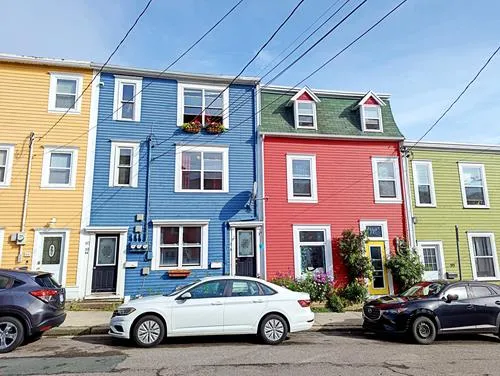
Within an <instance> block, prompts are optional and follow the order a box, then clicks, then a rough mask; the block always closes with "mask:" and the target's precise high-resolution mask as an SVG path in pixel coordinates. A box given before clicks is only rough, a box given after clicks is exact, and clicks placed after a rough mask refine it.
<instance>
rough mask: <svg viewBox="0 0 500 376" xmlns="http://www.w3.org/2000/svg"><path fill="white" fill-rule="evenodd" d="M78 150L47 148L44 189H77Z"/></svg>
mask: <svg viewBox="0 0 500 376" xmlns="http://www.w3.org/2000/svg"><path fill="white" fill-rule="evenodd" d="M77 158H78V150H77V149H76V148H58V147H46V148H45V150H44V155H43V167H42V184H41V186H42V188H55V189H57V188H75V183H76V166H77Z"/></svg>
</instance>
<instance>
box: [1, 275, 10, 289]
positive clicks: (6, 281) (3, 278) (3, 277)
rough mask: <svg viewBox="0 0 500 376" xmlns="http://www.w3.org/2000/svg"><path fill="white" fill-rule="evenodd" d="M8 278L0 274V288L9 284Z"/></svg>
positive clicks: (4, 287)
mask: <svg viewBox="0 0 500 376" xmlns="http://www.w3.org/2000/svg"><path fill="white" fill-rule="evenodd" d="M10 281H11V280H10V278H9V277H6V276H4V275H0V290H4V289H6V288H7V286H9V285H10Z"/></svg>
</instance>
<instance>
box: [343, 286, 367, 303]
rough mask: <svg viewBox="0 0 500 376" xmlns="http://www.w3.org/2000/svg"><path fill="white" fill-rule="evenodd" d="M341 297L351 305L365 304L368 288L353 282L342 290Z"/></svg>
mask: <svg viewBox="0 0 500 376" xmlns="http://www.w3.org/2000/svg"><path fill="white" fill-rule="evenodd" d="M339 295H340V296H341V297H342V298H344V299H345V300H347V301H348V302H349V303H353V304H358V303H363V302H364V301H365V300H366V298H367V297H368V288H367V287H366V285H364V284H361V283H359V282H358V281H353V282H351V283H349V284H348V285H347V286H346V287H344V288H343V289H341V290H340V291H339Z"/></svg>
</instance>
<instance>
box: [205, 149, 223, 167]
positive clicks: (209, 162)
mask: <svg viewBox="0 0 500 376" xmlns="http://www.w3.org/2000/svg"><path fill="white" fill-rule="evenodd" d="M203 162H204V164H205V165H204V169H205V171H222V153H208V152H206V153H204V154H203Z"/></svg>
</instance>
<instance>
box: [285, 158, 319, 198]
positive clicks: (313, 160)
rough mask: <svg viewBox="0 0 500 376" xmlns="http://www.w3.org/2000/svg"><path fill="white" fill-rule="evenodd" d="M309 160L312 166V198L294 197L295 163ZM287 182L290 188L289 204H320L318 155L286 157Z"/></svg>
mask: <svg viewBox="0 0 500 376" xmlns="http://www.w3.org/2000/svg"><path fill="white" fill-rule="evenodd" d="M294 160H308V161H309V163H310V165H311V197H303V196H298V197H295V196H294V195H293V161H294ZM286 171H287V173H286V180H287V188H288V202H296V203H308V204H310V203H317V202H318V183H317V177H316V155H311V154H293V153H290V154H287V155H286Z"/></svg>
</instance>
